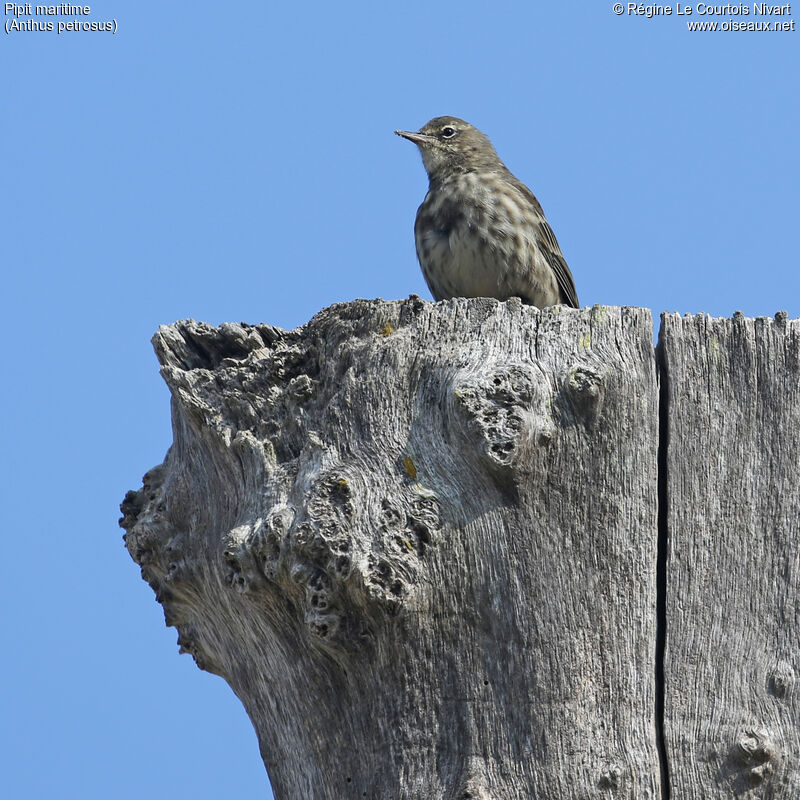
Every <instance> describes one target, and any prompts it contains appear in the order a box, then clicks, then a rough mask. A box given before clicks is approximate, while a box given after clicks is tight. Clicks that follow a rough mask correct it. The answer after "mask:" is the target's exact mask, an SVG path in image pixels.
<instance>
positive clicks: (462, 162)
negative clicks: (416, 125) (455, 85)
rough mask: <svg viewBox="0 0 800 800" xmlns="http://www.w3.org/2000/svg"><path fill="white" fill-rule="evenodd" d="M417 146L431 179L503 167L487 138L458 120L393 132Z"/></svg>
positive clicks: (447, 119)
mask: <svg viewBox="0 0 800 800" xmlns="http://www.w3.org/2000/svg"><path fill="white" fill-rule="evenodd" d="M395 133H396V134H397V135H398V136H402V137H403V138H404V139H408V140H409V141H411V142H414V144H415V145H416V146H417V147H419V151H420V153H421V154H422V163H423V164H424V165H425V170H426V171H427V173H428V176H429V177H430V178H432V179H433V178H443V177H446V176H447V175H448V174H450V173H454V172H470V171H472V170H475V169H480V168H484V169H498V168H503V163H502V162H501V161H500V159H499V158H498V156H497V153H496V152H495V149H494V147H493V146H492V143H491V142H490V141H489V137H488V136H486V134H484V133H481V132H480V131H479V130H478V129H477V128H476V127H474V126H473V125H470V124H469V122H464V120H463V119H459V118H458V117H435V118H434V119H432V120H431V121H430V122H427V123H425V125H423V126H422V127H421V128H420V129H419V130H418V131H395Z"/></svg>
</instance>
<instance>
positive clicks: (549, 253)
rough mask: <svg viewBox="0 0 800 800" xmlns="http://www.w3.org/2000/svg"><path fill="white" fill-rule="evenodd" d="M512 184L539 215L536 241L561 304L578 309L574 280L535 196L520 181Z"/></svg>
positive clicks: (516, 180)
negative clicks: (539, 244)
mask: <svg viewBox="0 0 800 800" xmlns="http://www.w3.org/2000/svg"><path fill="white" fill-rule="evenodd" d="M514 183H515V185H516V187H517V189H519V191H520V192H522V194H523V195H525V197H526V198H527V199H528V200H530V202H531V205H532V206H533V208H534V210H535V211H536V213H537V214H538V215H539V222H538V223H537V226H538V231H537V232H538V234H539V235H538V237H537V239H538V241H539V242H541V245H542V255H543V256H544V257H545V260H546V261H547V263H548V264H549V265H550V269H552V270H553V273H554V274H555V276H556V281H557V282H558V288H559V289H560V290H561V300H562V302H563V303H564V304H565V305H568V306H572V307H573V308H579V305H578V293H577V291H576V290H575V280H574V279H573V277H572V273H571V272H570V271H569V267H568V266H567V262H566V261H565V260H564V255H563V254H562V252H561V248H560V247H559V245H558V240H557V239H556V235H555V234H554V233H553V229H552V228H551V227H550V225H548V223H547V220H546V219H545V216H544V211H543V210H542V206H541V205H540V203H539V201H538V200H537V199H536V195H535V194H534V193H533V192H532V191H531V190H530V189H529V188H528V187H527V186H526V185H525V184H524V183H522V181H520V180H518V179H517V178H514Z"/></svg>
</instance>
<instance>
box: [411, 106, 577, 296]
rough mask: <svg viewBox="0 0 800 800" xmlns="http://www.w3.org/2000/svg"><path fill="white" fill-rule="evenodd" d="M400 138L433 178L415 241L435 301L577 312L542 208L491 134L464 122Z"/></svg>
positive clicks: (447, 121) (446, 121) (441, 121)
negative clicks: (517, 301)
mask: <svg viewBox="0 0 800 800" xmlns="http://www.w3.org/2000/svg"><path fill="white" fill-rule="evenodd" d="M395 133H396V134H397V135H398V136H402V137H404V138H405V139H409V140H410V141H412V142H414V144H416V145H417V147H419V150H420V153H421V154H422V162H423V164H424V165H425V170H426V171H427V173H428V180H429V187H428V193H427V195H425V199H424V200H423V202H422V205H421V206H420V207H419V210H418V211H417V219H416V224H415V225H414V237H415V240H416V245H417V257H418V258H419V263H420V266H421V267H422V274H423V275H424V276H425V280H426V282H427V284H428V287H429V288H430V290H431V293H432V294H433V296H434V298H436V299H437V300H445V299H448V298H450V297H496V298H497V299H498V300H507V299H508V298H509V297H519V298H521V299H522V301H523V302H524V303H529V304H530V305H534V306H538V307H539V308H543V307H545V306H552V305H557V304H559V303H561V304H564V305H568V306H573V307H574V308H577V307H578V295H577V293H576V291H575V283H574V281H573V279H572V273H571V272H570V271H569V267H568V266H567V262H566V261H565V260H564V256H563V255H562V254H561V248H560V247H559V246H558V242H557V241H556V237H555V235H554V233H553V231H552V229H551V228H550V226H549V225H548V224H547V220H546V219H545V216H544V212H543V211H542V207H541V205H539V201H538V200H537V199H536V197H535V196H534V194H533V192H531V190H530V189H529V188H528V187H527V186H525V184H524V183H522V182H521V181H519V180H518V179H517V178H515V177H514V175H512V173H511V172H510V171H509V170H508V168H507V167H506V165H505V164H504V163H503V162H502V161H501V160H500V158H499V157H498V155H497V153H496V152H495V149H494V147H493V146H492V143H491V142H490V141H489V139H488V137H487V136H486V135H485V134H483V133H481V132H480V131H479V130H478V129H477V128H475V127H473V126H472V125H470V124H469V123H468V122H464V120H462V119H458V118H457V117H436V118H435V119H432V120H431V121H430V122H428V123H427V124H426V125H424V126H423V127H422V128H420V130H419V131H416V132H411V131H395Z"/></svg>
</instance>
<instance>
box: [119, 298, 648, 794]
mask: <svg viewBox="0 0 800 800" xmlns="http://www.w3.org/2000/svg"><path fill="white" fill-rule="evenodd" d="M154 344H155V348H156V352H157V354H158V357H159V360H160V362H161V364H162V374H163V376H164V378H165V380H166V381H167V383H168V385H169V387H170V390H171V392H172V398H173V399H172V407H173V427H174V436H175V441H174V444H173V446H172V448H171V449H170V451H169V453H168V455H167V457H166V459H165V462H164V464H163V465H161V466H159V467H157V468H155V469H154V470H152V471H151V472H150V473H148V475H147V476H145V481H144V486H143V488H142V489H141V490H139V491H137V492H131V493H129V494H128V496H127V498H126V501H125V503H124V504H123V511H124V513H125V517H124V520H123V525H124V527H126V529H127V531H128V533H127V544H128V548H129V550H130V553H131V555H132V556H133V558H134V559H135V560H136V561H137V562H138V563H139V564H141V566H142V573H143V577H145V579H146V580H148V581H149V582H150V584H151V585H152V586H153V588H154V590H155V591H156V593H157V596H158V598H159V600H160V601H161V602H162V604H163V606H164V609H165V615H166V618H167V622H168V624H170V625H175V626H176V627H177V628H178V630H179V633H180V637H179V641H180V643H181V645H182V647H183V649H184V650H186V651H188V652H191V653H192V655H193V656H194V657H195V659H196V661H197V663H198V665H199V666H200V667H201V668H203V669H206V670H209V671H211V672H214V673H216V674H218V675H221V676H223V677H224V678H225V680H227V681H228V682H229V683H230V685H231V686H232V687H233V689H234V691H235V692H236V694H237V695H238V696H239V698H240V699H241V700H242V702H243V704H244V705H245V708H246V709H247V712H248V714H249V715H250V718H251V719H252V721H253V724H254V726H255V728H256V731H257V733H258V736H259V740H260V745H261V752H262V754H263V758H264V763H265V765H266V766H267V769H268V771H269V775H270V779H271V781H272V785H273V789H274V792H275V797H276V798H277V800H301V799H302V800H308V798H314V800H328V799H329V798H330V800H341V799H342V798H362V797H368V798H376V799H377V800H386V799H387V798H404V799H405V798H419V799H420V800H430V798H448V799H449V798H453V799H455V798H458V799H459V800H460V799H462V798H463V799H466V798H473V799H474V800H478V799H480V800H489V798H493V799H494V798H497V799H498V800H500V799H502V800H514V799H516V798H519V799H520V800H522V799H523V798H524V799H525V800H530V798H545V799H546V800H560V799H561V798H563V799H564V800H567V798H568V799H569V800H575V798H595V797H612V796H613V797H624V798H636V799H637V800H646V799H647V798H656V797H659V796H660V786H659V781H660V778H659V763H658V756H657V748H656V730H655V720H654V708H655V696H654V674H655V670H654V664H655V638H656V636H655V625H656V621H655V608H656V599H655V594H656V582H655V568H656V550H657V526H656V508H657V474H656V471H657V447H658V416H657V408H658V393H657V381H656V373H655V356H654V351H653V347H652V322H651V319H650V314H649V311H647V310H645V309H630V308H601V307H598V308H594V309H585V310H582V311H578V310H573V309H564V308H553V309H546V310H544V311H539V310H537V309H535V308H531V307H527V306H522V305H521V304H520V303H518V302H515V301H509V302H507V303H499V302H496V301H492V300H485V299H473V300H463V299H456V300H452V301H447V302H444V303H439V304H436V305H433V304H430V303H425V302H422V301H421V300H419V298H415V297H412V298H409V299H408V300H406V301H398V302H382V301H370V302H368V301H355V302H353V303H348V304H342V305H336V306H332V307H331V308H328V309H326V310H324V311H322V312H321V313H320V314H318V315H317V316H315V317H314V318H313V319H312V320H311V321H310V322H309V323H308V324H307V325H305V326H303V327H302V328H299V329H297V330H295V331H281V330H278V329H275V328H272V327H270V326H267V325H256V326H246V325H223V326H221V327H219V328H212V327H210V326H208V325H204V324H202V323H196V322H193V321H185V322H181V323H177V324H175V325H172V326H167V327H164V328H161V329H160V330H159V332H158V334H157V335H156V337H155V338H154Z"/></svg>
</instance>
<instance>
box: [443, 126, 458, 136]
mask: <svg viewBox="0 0 800 800" xmlns="http://www.w3.org/2000/svg"><path fill="white" fill-rule="evenodd" d="M455 135H456V129H455V128H451V127H450V126H449V125H447V126H446V127H444V128H442V138H444V139H452V138H453V137H454V136H455Z"/></svg>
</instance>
